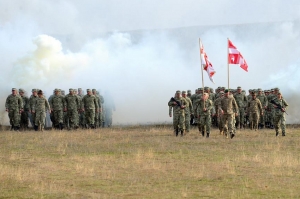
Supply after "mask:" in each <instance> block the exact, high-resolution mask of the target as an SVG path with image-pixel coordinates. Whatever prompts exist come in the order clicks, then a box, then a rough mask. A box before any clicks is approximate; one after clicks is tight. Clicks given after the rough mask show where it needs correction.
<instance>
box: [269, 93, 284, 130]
mask: <svg viewBox="0 0 300 199" xmlns="http://www.w3.org/2000/svg"><path fill="white" fill-rule="evenodd" d="M273 100H274V101H272V102H273V105H274V108H275V117H274V125H275V131H276V136H278V135H279V125H280V127H281V130H282V136H285V114H284V113H285V110H286V108H287V106H288V104H287V102H286V101H285V100H284V99H283V98H282V94H281V92H279V91H278V92H277V97H276V98H274V99H273ZM272 102H271V103H272Z"/></svg>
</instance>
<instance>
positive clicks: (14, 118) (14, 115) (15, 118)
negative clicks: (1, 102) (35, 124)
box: [8, 109, 21, 127]
mask: <svg viewBox="0 0 300 199" xmlns="http://www.w3.org/2000/svg"><path fill="white" fill-rule="evenodd" d="M8 117H9V123H10V125H11V126H14V127H20V119H21V115H20V112H19V110H16V109H9V112H8Z"/></svg>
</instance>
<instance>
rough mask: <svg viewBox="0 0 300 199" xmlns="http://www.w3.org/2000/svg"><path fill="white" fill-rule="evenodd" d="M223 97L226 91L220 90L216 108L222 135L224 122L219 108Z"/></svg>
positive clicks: (215, 103)
mask: <svg viewBox="0 0 300 199" xmlns="http://www.w3.org/2000/svg"><path fill="white" fill-rule="evenodd" d="M222 97H224V92H223V91H220V92H219V97H218V98H217V99H216V100H215V102H214V105H215V109H216V110H217V111H216V116H217V121H218V129H219V130H220V135H223V132H224V131H223V123H222V113H221V111H220V109H219V102H220V100H221V99H222Z"/></svg>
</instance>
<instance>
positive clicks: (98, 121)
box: [92, 89, 101, 128]
mask: <svg viewBox="0 0 300 199" xmlns="http://www.w3.org/2000/svg"><path fill="white" fill-rule="evenodd" d="M92 93H93V95H94V96H95V97H96V101H97V103H98V107H100V106H101V105H100V104H101V102H100V97H99V95H97V93H96V89H92ZM99 112H100V111H99ZM99 112H96V113H95V128H98V127H100V113H99Z"/></svg>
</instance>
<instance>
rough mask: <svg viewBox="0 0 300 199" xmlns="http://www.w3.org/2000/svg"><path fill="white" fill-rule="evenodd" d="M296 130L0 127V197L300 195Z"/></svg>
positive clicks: (295, 196)
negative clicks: (206, 134)
mask: <svg viewBox="0 0 300 199" xmlns="http://www.w3.org/2000/svg"><path fill="white" fill-rule="evenodd" d="M299 132H300V131H299V129H297V128H289V129H288V131H287V136H286V137H275V131H274V130H262V131H258V132H256V131H250V130H243V131H239V132H238V133H237V136H236V137H235V138H234V139H232V140H231V139H225V138H224V137H223V136H221V135H219V134H218V132H217V130H213V131H212V135H211V137H210V138H209V139H207V138H203V137H202V136H200V135H199V133H198V132H197V131H196V129H194V130H192V132H191V133H189V134H187V135H186V136H184V137H175V136H174V135H173V131H172V129H171V127H168V126H155V127H153V126H146V127H143V126H139V127H124V128H120V127H118V128H112V129H100V130H95V131H76V132H68V131H63V132H58V131H46V132H44V133H36V132H33V131H29V132H20V133H15V132H9V131H1V132H0V159H1V161H0V179H1V181H0V198H299V197H300V190H299V187H300V169H299V168H300V156H299V152H300V145H299V138H300V135H299Z"/></svg>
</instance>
